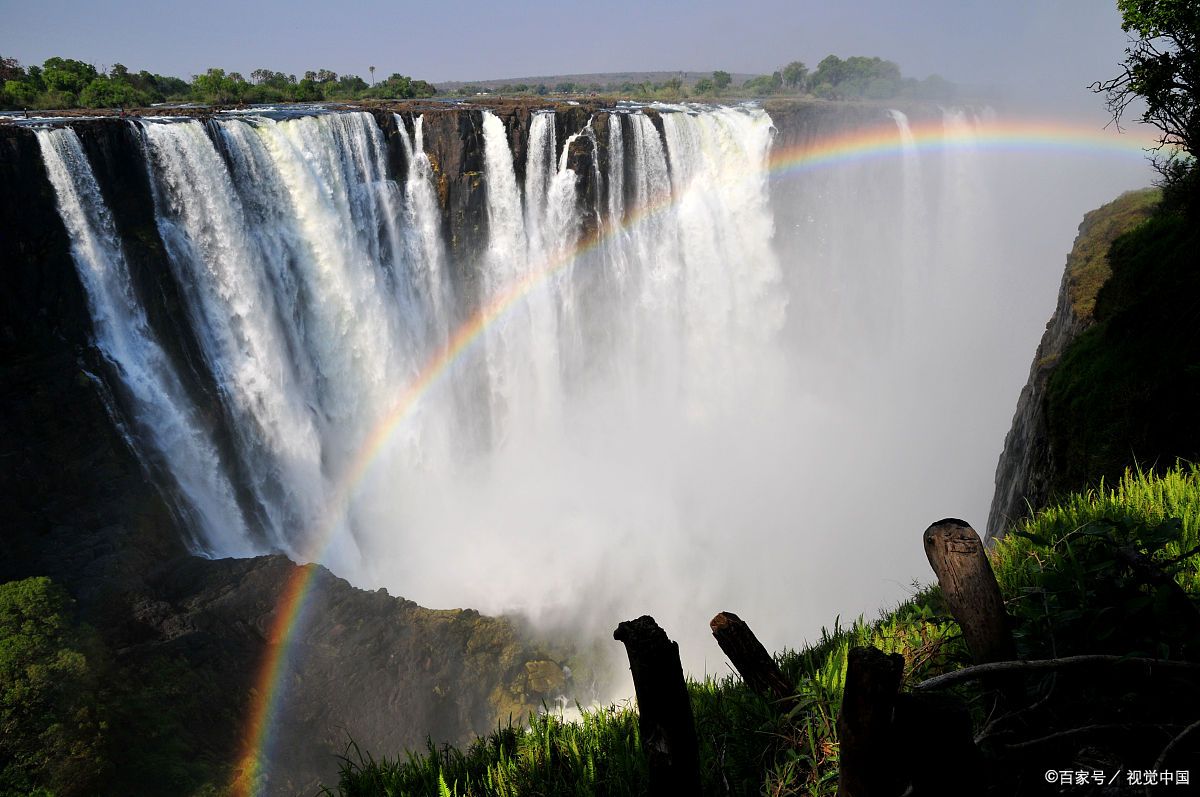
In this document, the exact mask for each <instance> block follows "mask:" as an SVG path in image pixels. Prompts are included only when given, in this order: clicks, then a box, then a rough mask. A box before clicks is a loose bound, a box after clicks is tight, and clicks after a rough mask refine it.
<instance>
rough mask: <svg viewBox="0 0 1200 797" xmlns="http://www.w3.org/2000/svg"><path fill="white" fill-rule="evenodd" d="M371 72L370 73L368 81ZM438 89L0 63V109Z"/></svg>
mask: <svg viewBox="0 0 1200 797" xmlns="http://www.w3.org/2000/svg"><path fill="white" fill-rule="evenodd" d="M374 72H375V67H371V75H372V81H373V80H374ZM436 93H437V89H436V88H435V87H433V86H432V85H430V84H429V83H427V82H425V81H424V80H413V79H412V78H410V77H408V76H407V75H401V74H399V73H395V74H393V75H391V76H389V77H388V78H387V79H386V80H381V81H379V82H378V83H374V85H371V84H368V83H367V81H365V80H363V79H362V78H361V77H359V76H358V75H338V74H337V73H336V72H331V71H330V70H328V69H320V70H317V71H309V72H305V73H304V76H303V77H301V78H299V79H298V78H297V77H296V76H295V75H285V74H284V73H283V72H274V71H272V70H270V69H256V70H254V71H253V72H251V73H250V80H247V79H246V78H245V77H243V76H242V75H241V74H239V73H237V72H226V71H225V70H224V69H215V68H214V69H209V70H208V71H207V72H205V73H204V74H202V75H195V76H194V77H193V78H192V80H191V82H190V83H189V82H188V81H186V80H182V79H180V78H177V77H167V76H165V75H157V74H154V73H152V72H147V71H146V70H144V69H143V70H142V71H140V72H131V71H130V70H129V69H128V68H127V67H126V66H125V65H124V64H113V66H112V68H111V69H109V70H108V71H107V72H101V71H99V70H97V69H96V67H95V66H93V65H92V64H89V63H86V62H84V61H76V60H75V59H73V58H57V57H55V58H48V59H46V61H45V63H43V64H42V65H41V66H29V67H23V66H21V64H20V63H19V62H18V61H17V60H16V59H15V58H4V57H0V108H10V109H11V108H17V109H20V108H31V109H48V108H134V107H145V106H148V105H152V104H154V103H159V102H203V103H211V104H218V105H232V104H237V103H256V102H319V101H321V100H359V99H366V98H374V99H410V98H413V97H431V96H433V95H434V94H436Z"/></svg>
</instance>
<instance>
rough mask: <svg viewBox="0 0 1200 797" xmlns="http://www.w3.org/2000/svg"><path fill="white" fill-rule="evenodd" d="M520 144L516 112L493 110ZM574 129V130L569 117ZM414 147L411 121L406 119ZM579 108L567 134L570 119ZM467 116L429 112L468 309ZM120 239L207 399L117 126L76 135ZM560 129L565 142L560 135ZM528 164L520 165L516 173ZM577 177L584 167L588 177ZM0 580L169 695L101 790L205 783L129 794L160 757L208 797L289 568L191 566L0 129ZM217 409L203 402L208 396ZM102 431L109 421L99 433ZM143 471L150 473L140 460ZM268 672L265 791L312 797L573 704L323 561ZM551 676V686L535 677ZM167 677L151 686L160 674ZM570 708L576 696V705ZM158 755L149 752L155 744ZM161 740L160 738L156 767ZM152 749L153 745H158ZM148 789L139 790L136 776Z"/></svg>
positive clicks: (468, 631) (462, 616)
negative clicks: (282, 658)
mask: <svg viewBox="0 0 1200 797" xmlns="http://www.w3.org/2000/svg"><path fill="white" fill-rule="evenodd" d="M497 113H498V115H500V116H501V118H502V119H503V120H504V121H505V123H506V126H507V127H508V130H509V133H510V141H511V143H512V146H513V147H514V149H515V150H520V151H521V152H523V151H524V146H525V142H526V141H527V138H528V123H529V113H528V109H522V108H520V107H513V108H499V109H497ZM375 115H376V118H377V120H378V121H379V123H380V126H381V129H382V130H383V131H384V133H385V135H386V136H387V137H388V141H389V158H388V159H389V167H390V168H391V169H392V170H393V173H394V175H399V176H401V178H402V176H403V174H404V169H405V168H406V166H407V165H406V164H405V163H404V154H403V147H402V146H401V145H400V144H401V142H400V141H399V140H398V139H397V135H398V133H399V128H398V127H397V125H396V122H395V117H393V115H392V112H391V111H390V110H389V111H387V112H382V111H381V112H378V113H376V114H375ZM576 117H578V118H576ZM401 118H402V121H403V122H404V123H405V124H406V125H407V126H408V128H409V132H410V134H411V129H412V128H411V125H412V118H413V116H412V114H411V113H408V114H407V115H405V114H404V113H403V112H402V115H401ZM587 119H588V115H587V113H582V112H574V113H573V116H572V119H571V120H570V121H569V122H564V124H575V123H578V124H579V125H580V126H582V125H583V124H586V122H587ZM480 120H481V111H479V110H466V111H459V110H447V109H437V110H432V111H427V112H425V121H424V134H425V140H426V142H427V149H428V150H429V151H430V152H431V156H432V157H431V159H432V160H433V161H434V165H435V170H436V174H437V178H438V187H439V200H440V202H441V209H442V216H443V224H444V230H445V240H446V241H448V242H449V243H450V247H451V262H453V263H455V264H456V265H457V266H458V268H459V271H458V273H456V275H455V289H456V291H458V292H459V293H460V295H461V296H463V297H469V298H468V299H467V301H465V302H463V303H462V304H461V305H460V306H461V307H468V308H469V307H471V306H473V305H474V302H475V296H476V286H475V283H474V282H473V280H474V279H475V277H474V274H475V273H476V272H475V271H474V270H473V269H472V268H471V265H472V264H473V258H474V257H475V256H477V254H478V252H479V250H480V245H481V243H482V242H483V241H485V240H486V224H487V214H486V202H485V199H486V194H485V190H486V185H485V183H484V181H483V178H482V163H483V141H482V135H481V126H480ZM72 126H73V127H74V128H75V130H76V132H77V134H78V135H79V138H80V141H81V143H82V145H83V147H84V150H85V151H86V153H87V155H88V159H89V161H90V162H91V164H92V167H93V170H94V172H95V174H96V179H97V182H98V183H99V185H100V188H101V191H102V193H103V194H104V197H105V200H106V202H107V204H108V206H109V207H110V209H111V210H112V214H113V218H114V222H115V224H116V226H117V228H118V230H119V231H120V233H121V237H122V243H123V246H124V248H125V254H126V258H127V260H128V262H129V266H130V271H131V273H132V275H133V278H134V280H135V282H136V283H137V288H138V291H139V294H140V295H142V296H143V297H145V299H146V302H145V305H146V308H147V313H148V316H149V322H150V323H151V324H152V325H153V326H154V327H155V328H156V329H158V330H160V331H161V333H162V334H161V335H160V338H161V339H162V340H164V341H170V342H171V345H172V346H174V347H175V349H174V350H173V351H172V352H171V354H172V357H173V359H174V360H175V361H176V362H177V363H180V364H181V372H182V373H183V378H184V379H185V381H186V382H188V389H189V390H192V391H195V392H197V393H199V394H203V393H204V392H205V391H210V390H213V389H214V387H213V386H212V385H211V383H210V378H209V377H207V376H206V375H205V369H204V367H203V366H202V360H201V358H200V357H199V348H198V347H199V344H198V342H197V341H195V340H194V339H192V338H191V337H190V336H189V333H188V332H187V330H186V325H184V324H180V323H179V321H180V320H181V319H182V318H183V311H182V309H181V308H182V304H181V301H180V298H179V297H180V290H179V286H177V285H175V284H174V282H173V279H172V277H171V274H172V270H171V269H170V268H169V267H168V266H167V260H166V252H165V247H164V245H163V242H162V240H161V238H160V236H159V232H158V229H157V226H156V223H155V219H154V206H153V199H152V196H151V190H150V184H149V178H148V175H147V173H146V170H145V165H144V164H145V161H144V153H143V152H142V149H141V144H140V140H139V138H138V136H137V133H136V131H135V130H134V128H133V127H132V126H131V125H130V123H128V122H126V121H121V120H117V119H103V120H92V121H78V122H74V123H72ZM572 132H575V131H574V130H572ZM522 160H523V159H522ZM587 177H588V179H590V174H589V175H588V176H587ZM0 185H3V186H4V190H3V191H0V231H2V232H0V318H2V319H3V320H2V321H0V418H2V419H3V420H2V421H0V423H2V424H3V428H2V429H0V461H3V462H4V467H3V468H2V469H0V497H2V498H3V500H4V504H5V508H6V510H7V518H6V528H5V531H4V533H3V534H0V580H4V581H7V580H13V579H19V578H24V577H28V576H33V575H47V576H50V577H51V578H53V579H54V580H55V581H57V582H58V583H60V584H62V585H64V586H65V587H66V588H67V589H68V591H69V592H70V593H71V594H72V596H73V597H75V598H76V600H77V604H78V606H79V610H80V615H81V619H83V620H84V621H86V622H88V623H89V624H91V625H93V626H95V627H96V628H97V630H99V632H100V635H101V637H102V638H103V640H104V643H105V645H106V647H107V649H108V650H109V651H110V652H111V654H112V656H113V658H114V666H115V668H116V670H115V672H116V673H117V674H118V675H117V676H116V678H117V680H119V681H121V682H122V685H121V686H119V687H117V689H118V691H120V690H121V689H130V690H134V691H133V692H130V693H129V696H130V697H131V699H137V698H138V697H139V695H138V693H137V691H138V690H141V688H142V686H141V685H143V684H147V685H148V684H158V686H154V687H151V686H146V690H147V691H146V694H158V692H150V691H149V690H150V689H152V688H153V689H160V690H167V691H168V692H169V694H170V695H171V697H170V698H169V704H167V705H163V706H160V707H157V708H156V710H158V711H160V712H161V713H162V714H163V715H167V716H168V719H167V720H164V722H166V723H167V725H168V726H169V727H171V728H173V731H172V733H173V734H174V735H175V737H176V738H173V739H170V740H164V739H158V740H151V739H148V740H146V741H145V743H144V745H139V746H138V749H131V750H126V751H121V752H120V753H119V754H118V755H119V756H126V759H122V760H119V761H117V762H116V764H117V766H118V768H120V769H122V771H123V772H124V773H125V774H124V780H120V781H113V782H109V783H108V784H107V785H104V786H97V788H100V789H101V790H102V791H103V790H104V789H108V790H109V791H110V793H114V794H115V793H130V791H129V790H130V789H132V790H133V791H134V792H135V793H141V794H155V793H163V794H178V793H185V792H190V791H191V790H192V789H194V788H195V787H196V786H198V785H200V782H199V781H197V780H195V777H193V779H192V780H188V779H187V777H185V776H182V775H181V776H179V777H180V778H183V779H182V780H180V779H176V780H174V781H170V782H164V781H148V780H139V779H138V778H139V777H141V775H139V774H138V770H139V769H143V768H145V766H144V762H145V760H147V759H148V758H152V757H153V756H155V755H160V757H166V758H170V757H175V758H178V755H183V756H186V757H187V758H189V759H191V760H194V761H195V762H199V764H198V767H199V771H200V772H201V773H202V774H201V775H200V776H199V777H203V778H205V779H207V780H209V781H211V782H214V783H217V784H220V783H221V782H223V781H224V780H225V779H226V778H227V777H228V776H229V774H230V772H229V767H230V765H231V764H232V763H233V762H234V761H235V760H237V757H238V755H239V754H240V752H241V745H242V739H243V733H244V730H245V724H246V719H247V717H248V716H249V712H250V710H251V708H252V706H253V704H254V701H255V700H257V699H259V698H260V697H261V696H258V695H256V694H254V693H253V689H254V688H255V686H256V684H255V680H256V677H257V675H258V671H259V669H260V667H261V665H262V662H263V660H264V656H265V655H266V653H267V645H268V642H269V639H268V636H269V634H270V630H271V628H272V625H273V623H274V621H275V617H276V612H277V611H278V608H277V607H278V605H279V601H280V599H281V596H282V595H283V594H284V590H285V588H286V586H287V584H288V582H289V580H291V579H292V578H293V577H294V576H295V574H296V570H297V565H295V564H292V563H291V562H289V561H287V560H286V559H284V558H283V557H278V556H273V557H259V558H254V559H245V560H208V559H202V558H196V557H192V556H189V555H188V554H187V552H186V548H185V545H184V541H183V535H182V534H181V529H182V527H183V524H182V523H181V522H180V519H179V518H177V517H175V515H174V513H173V511H172V509H171V505H172V504H171V502H170V500H168V498H169V497H168V496H164V495H163V494H161V493H160V491H159V489H158V488H157V487H156V486H155V485H156V484H160V483H163V482H162V481H161V480H159V479H156V478H155V475H154V474H153V473H151V472H147V471H146V469H145V468H144V467H143V465H141V464H139V462H138V459H137V457H136V456H135V454H134V452H133V451H132V450H131V448H130V446H129V443H128V441H127V440H126V438H125V437H124V433H123V431H122V428H123V425H122V424H121V422H120V420H121V418H122V417H123V413H124V410H123V403H124V402H123V398H122V396H120V395H114V394H112V393H110V392H109V389H108V388H107V387H106V385H113V384H115V385H119V384H120V380H119V379H113V378H109V377H112V376H113V374H112V373H111V369H112V365H111V364H110V363H108V362H107V361H105V359H104V357H103V356H102V355H101V354H100V353H99V351H98V350H97V349H96V348H95V347H94V346H93V345H92V343H91V332H92V330H91V321H90V313H89V310H88V307H87V299H86V295H85V293H84V290H83V287H82V285H81V284H80V282H79V278H78V276H77V273H76V270H75V265H74V262H73V260H72V258H71V253H70V242H69V240H68V237H67V234H66V230H65V229H64V226H63V223H62V221H61V219H60V217H59V216H58V212H57V209H56V200H55V194H54V190H53V187H52V186H51V185H50V183H49V179H48V176H47V174H46V171H45V167H44V165H43V162H42V156H41V152H40V148H39V146H38V142H37V139H36V137H35V135H34V133H33V132H32V131H31V130H29V129H25V128H21V127H17V126H5V125H0ZM209 404H210V405H211V406H219V402H216V401H213V402H209ZM114 420H116V421H117V423H115V424H114ZM150 467H153V465H151V466H150ZM318 570H319V572H318V573H317V574H316V575H315V576H314V577H313V584H314V588H313V593H312V595H313V596H312V598H311V599H310V604H309V608H308V611H307V617H309V620H308V622H307V623H306V624H304V625H303V626H301V627H300V629H299V630H298V631H297V639H296V642H295V644H294V646H293V648H292V661H294V662H297V663H298V665H297V667H296V668H294V669H293V670H290V671H288V672H286V673H285V674H284V678H285V685H286V689H285V690H284V691H285V695H286V696H285V700H284V702H283V704H282V709H281V710H282V712H283V714H282V715H281V719H282V722H281V723H280V725H279V729H278V735H277V736H276V742H275V751H274V756H273V758H272V761H273V765H272V769H271V771H270V772H269V775H270V781H269V791H270V792H271V793H276V794H295V793H298V792H312V791H314V790H315V788H316V786H317V785H318V783H320V782H325V783H329V782H332V781H333V780H334V779H335V777H336V771H337V761H336V759H335V758H334V756H335V754H337V753H340V752H342V751H343V750H344V749H345V745H346V742H347V741H348V739H350V738H353V739H354V740H355V741H357V742H360V743H362V744H364V745H365V746H368V747H369V748H371V749H377V750H395V751H399V750H402V749H404V748H406V747H419V746H420V745H422V744H423V743H424V741H425V739H426V737H427V736H429V737H431V738H433V739H434V740H435V741H461V740H463V739H465V738H468V737H470V736H473V735H476V734H479V733H484V732H487V731H488V730H489V729H494V727H495V723H496V721H497V718H499V717H507V716H509V715H511V716H513V717H517V718H520V717H521V716H524V715H525V714H526V713H527V712H528V711H531V710H536V709H538V708H540V707H541V705H542V704H543V702H551V703H552V702H554V701H555V700H556V699H557V698H558V696H559V695H560V694H562V693H564V692H565V693H571V692H572V689H573V684H572V683H571V681H570V679H569V676H568V675H566V674H565V673H564V671H563V669H562V668H561V667H560V663H562V662H565V661H566V659H567V658H570V657H571V655H572V654H571V652H570V651H569V650H566V649H564V648H563V647H562V646H553V647H552V646H548V645H546V644H542V643H540V642H538V641H536V640H535V639H534V638H533V636H532V635H531V634H530V633H529V632H527V631H526V630H523V629H521V628H519V627H518V626H517V625H516V624H515V623H514V622H511V621H509V620H506V619H496V618H488V617H482V616H480V615H479V614H478V613H476V612H472V611H459V610H453V611H432V610H428V609H423V608H421V607H419V606H417V605H415V604H414V603H412V602H411V601H406V600H403V599H400V598H394V597H390V596H388V595H387V594H386V593H384V592H365V591H362V590H359V589H355V588H353V587H351V586H350V585H349V584H348V583H347V582H345V581H343V580H341V579H338V578H336V577H334V576H333V575H332V574H330V573H328V572H327V571H325V570H324V569H323V568H318ZM548 672H550V673H556V674H557V675H556V677H546V673H548ZM164 673H167V675H164ZM581 694H582V693H581ZM156 745H158V747H156ZM163 745H175V746H174V747H171V750H173V751H175V752H174V753H172V754H171V755H170V756H167V755H166V754H164V753H163V751H164V750H166V749H167V748H166V747H164V746H163ZM159 747H162V750H159ZM146 777H150V775H148V774H147V775H146Z"/></svg>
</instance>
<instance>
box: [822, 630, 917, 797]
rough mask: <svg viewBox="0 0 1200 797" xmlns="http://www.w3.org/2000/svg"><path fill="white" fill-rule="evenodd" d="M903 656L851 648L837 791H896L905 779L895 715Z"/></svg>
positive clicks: (854, 794)
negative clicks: (900, 758)
mask: <svg viewBox="0 0 1200 797" xmlns="http://www.w3.org/2000/svg"><path fill="white" fill-rule="evenodd" d="M903 676H904V657H903V656H901V655H900V654H898V653H891V654H887V653H884V652H883V651H881V650H879V649H878V648H851V650H850V654H849V661H848V662H847V667H846V690H845V692H844V693H843V695H842V711H841V713H840V714H839V715H838V721H837V731H838V745H839V748H840V750H839V754H838V757H839V759H840V762H841V771H840V772H839V774H838V790H837V793H838V797H898V795H899V794H900V793H901V791H902V786H903V785H904V778H903V776H902V775H901V765H903V764H904V763H905V762H902V761H897V760H896V759H897V756H896V745H895V732H894V728H893V726H892V715H893V713H894V711H895V709H896V699H897V695H898V693H899V691H900V680H901V678H902V677H903Z"/></svg>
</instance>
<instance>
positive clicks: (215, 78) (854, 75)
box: [0, 55, 958, 109]
mask: <svg viewBox="0 0 1200 797" xmlns="http://www.w3.org/2000/svg"><path fill="white" fill-rule="evenodd" d="M370 74H371V83H368V82H367V81H365V80H363V79H362V78H361V77H359V76H358V75H339V74H337V73H336V72H333V71H330V70H328V69H318V70H316V71H308V72H305V73H304V76H303V77H300V78H297V77H296V75H288V74H284V73H283V72H275V71H273V70H270V69H255V70H254V71H253V72H251V73H250V79H249V80H247V79H246V78H245V77H243V76H242V75H241V74H240V73H238V72H226V71H225V70H224V69H216V68H213V69H209V70H208V71H207V72H205V73H204V74H202V75H195V76H193V77H192V80H191V82H190V83H189V82H188V81H186V80H182V79H180V78H177V77H167V76H165V75H158V74H154V73H152V72H147V71H146V70H144V69H143V70H142V71H140V72H131V71H130V70H129V69H128V68H127V67H126V66H125V65H124V64H113V66H112V68H110V69H109V70H108V71H107V72H102V71H100V70H97V69H96V67H95V66H93V65H92V64H89V63H86V62H84V61H76V60H74V59H72V58H57V57H56V58H49V59H47V60H46V62H45V63H43V64H42V65H41V66H29V67H23V66H21V64H20V63H19V62H18V61H17V60H16V59H14V58H4V57H0V108H9V109H12V108H16V109H21V108H30V109H48V108H122V107H123V108H135V107H146V106H149V105H152V104H154V103H161V102H179V103H183V102H201V103H209V104H214V105H234V104H239V103H262V102H267V103H269V102H320V101H322V100H334V101H344V100H361V99H411V98H414V97H431V96H433V95H434V94H436V93H437V88H436V87H434V86H433V85H431V84H429V83H427V82H426V81H424V80H414V79H412V78H410V77H408V76H407V75H401V74H399V73H394V74H392V75H390V76H389V77H388V78H386V79H385V80H380V81H379V82H375V80H374V75H375V67H370ZM957 91H958V90H957V87H956V86H955V85H954V84H953V83H951V82H950V81H948V80H945V79H944V78H941V77H939V76H937V75H931V76H929V77H927V78H925V79H924V80H917V79H916V78H911V77H904V76H903V75H902V74H901V73H900V67H899V66H898V65H897V64H896V63H894V62H892V61H885V60H884V59H882V58H873V57H867V56H861V55H855V56H851V57H849V58H845V59H842V58H839V57H838V56H836V55H830V56H827V57H825V58H823V59H822V60H821V62H820V63H819V64H817V68H816V69H815V70H813V71H811V72H810V71H809V69H808V67H807V66H805V64H804V63H803V62H801V61H792V62H791V63H789V64H787V65H786V66H783V67H780V68H779V69H778V70H777V71H775V72H773V73H771V74H770V75H758V76H757V77H753V78H750V79H749V80H746V81H744V82H743V83H742V84H741V85H740V86H735V85H733V79H732V76H731V75H730V74H729V73H728V72H726V71H724V70H717V71H715V72H713V73H712V75H711V76H709V77H703V78H700V79H699V80H696V81H694V82H691V83H688V82H686V81H685V80H684V79H683V77H682V76H680V77H672V78H668V79H667V80H664V81H662V82H657V83H655V82H650V81H643V82H640V83H635V82H632V81H624V82H621V83H603V84H601V83H583V82H572V81H562V82H558V83H555V84H553V85H548V84H546V83H538V84H527V83H511V84H507V83H506V84H502V85H495V84H487V85H481V84H468V85H464V86H460V87H459V88H458V89H456V90H455V92H454V93H455V94H457V95H459V96H464V97H472V96H476V95H480V94H501V95H508V96H512V95H533V96H545V95H548V94H575V95H578V94H597V95H601V94H603V95H620V96H623V97H632V98H637V99H660V100H684V99H714V98H717V97H764V96H771V95H795V96H800V95H808V96H814V97H821V98H824V99H830V100H846V99H876V100H886V99H892V98H895V97H904V98H909V99H927V100H953V99H955V95H956V94H957Z"/></svg>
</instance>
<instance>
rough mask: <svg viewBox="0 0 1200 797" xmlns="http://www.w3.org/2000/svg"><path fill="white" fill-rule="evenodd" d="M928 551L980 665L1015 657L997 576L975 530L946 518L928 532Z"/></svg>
mask: <svg viewBox="0 0 1200 797" xmlns="http://www.w3.org/2000/svg"><path fill="white" fill-rule="evenodd" d="M923 539H924V542H925V555H926V556H927V557H929V565H930V566H931V567H932V568H933V572H934V573H935V574H936V575H937V580H938V584H939V585H940V586H941V588H942V595H944V596H945V598H946V604H947V605H948V606H949V607H950V613H951V614H953V615H954V619H955V620H957V621H958V624H959V626H960V627H961V628H962V632H963V637H964V638H965V639H966V641H967V647H968V648H970V650H971V657H972V658H974V659H975V663H976V664H984V663H986V662H991V661H1009V660H1012V659H1014V658H1016V649H1015V647H1014V646H1013V638H1012V631H1011V630H1010V629H1009V627H1008V615H1007V614H1006V613H1005V611H1004V599H1003V598H1002V597H1001V596H1000V586H999V585H998V584H997V583H996V574H995V573H993V572H992V565H991V563H990V562H989V561H988V558H987V554H986V553H984V550H983V542H982V541H981V540H980V539H979V534H978V533H977V532H976V531H975V529H973V528H971V526H970V525H969V524H968V523H966V522H965V521H962V520H957V519H955V518H946V519H945V520H939V521H938V522H937V523H934V524H933V525H932V526H930V527H929V528H927V529H926V530H925V534H924V537H923Z"/></svg>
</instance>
